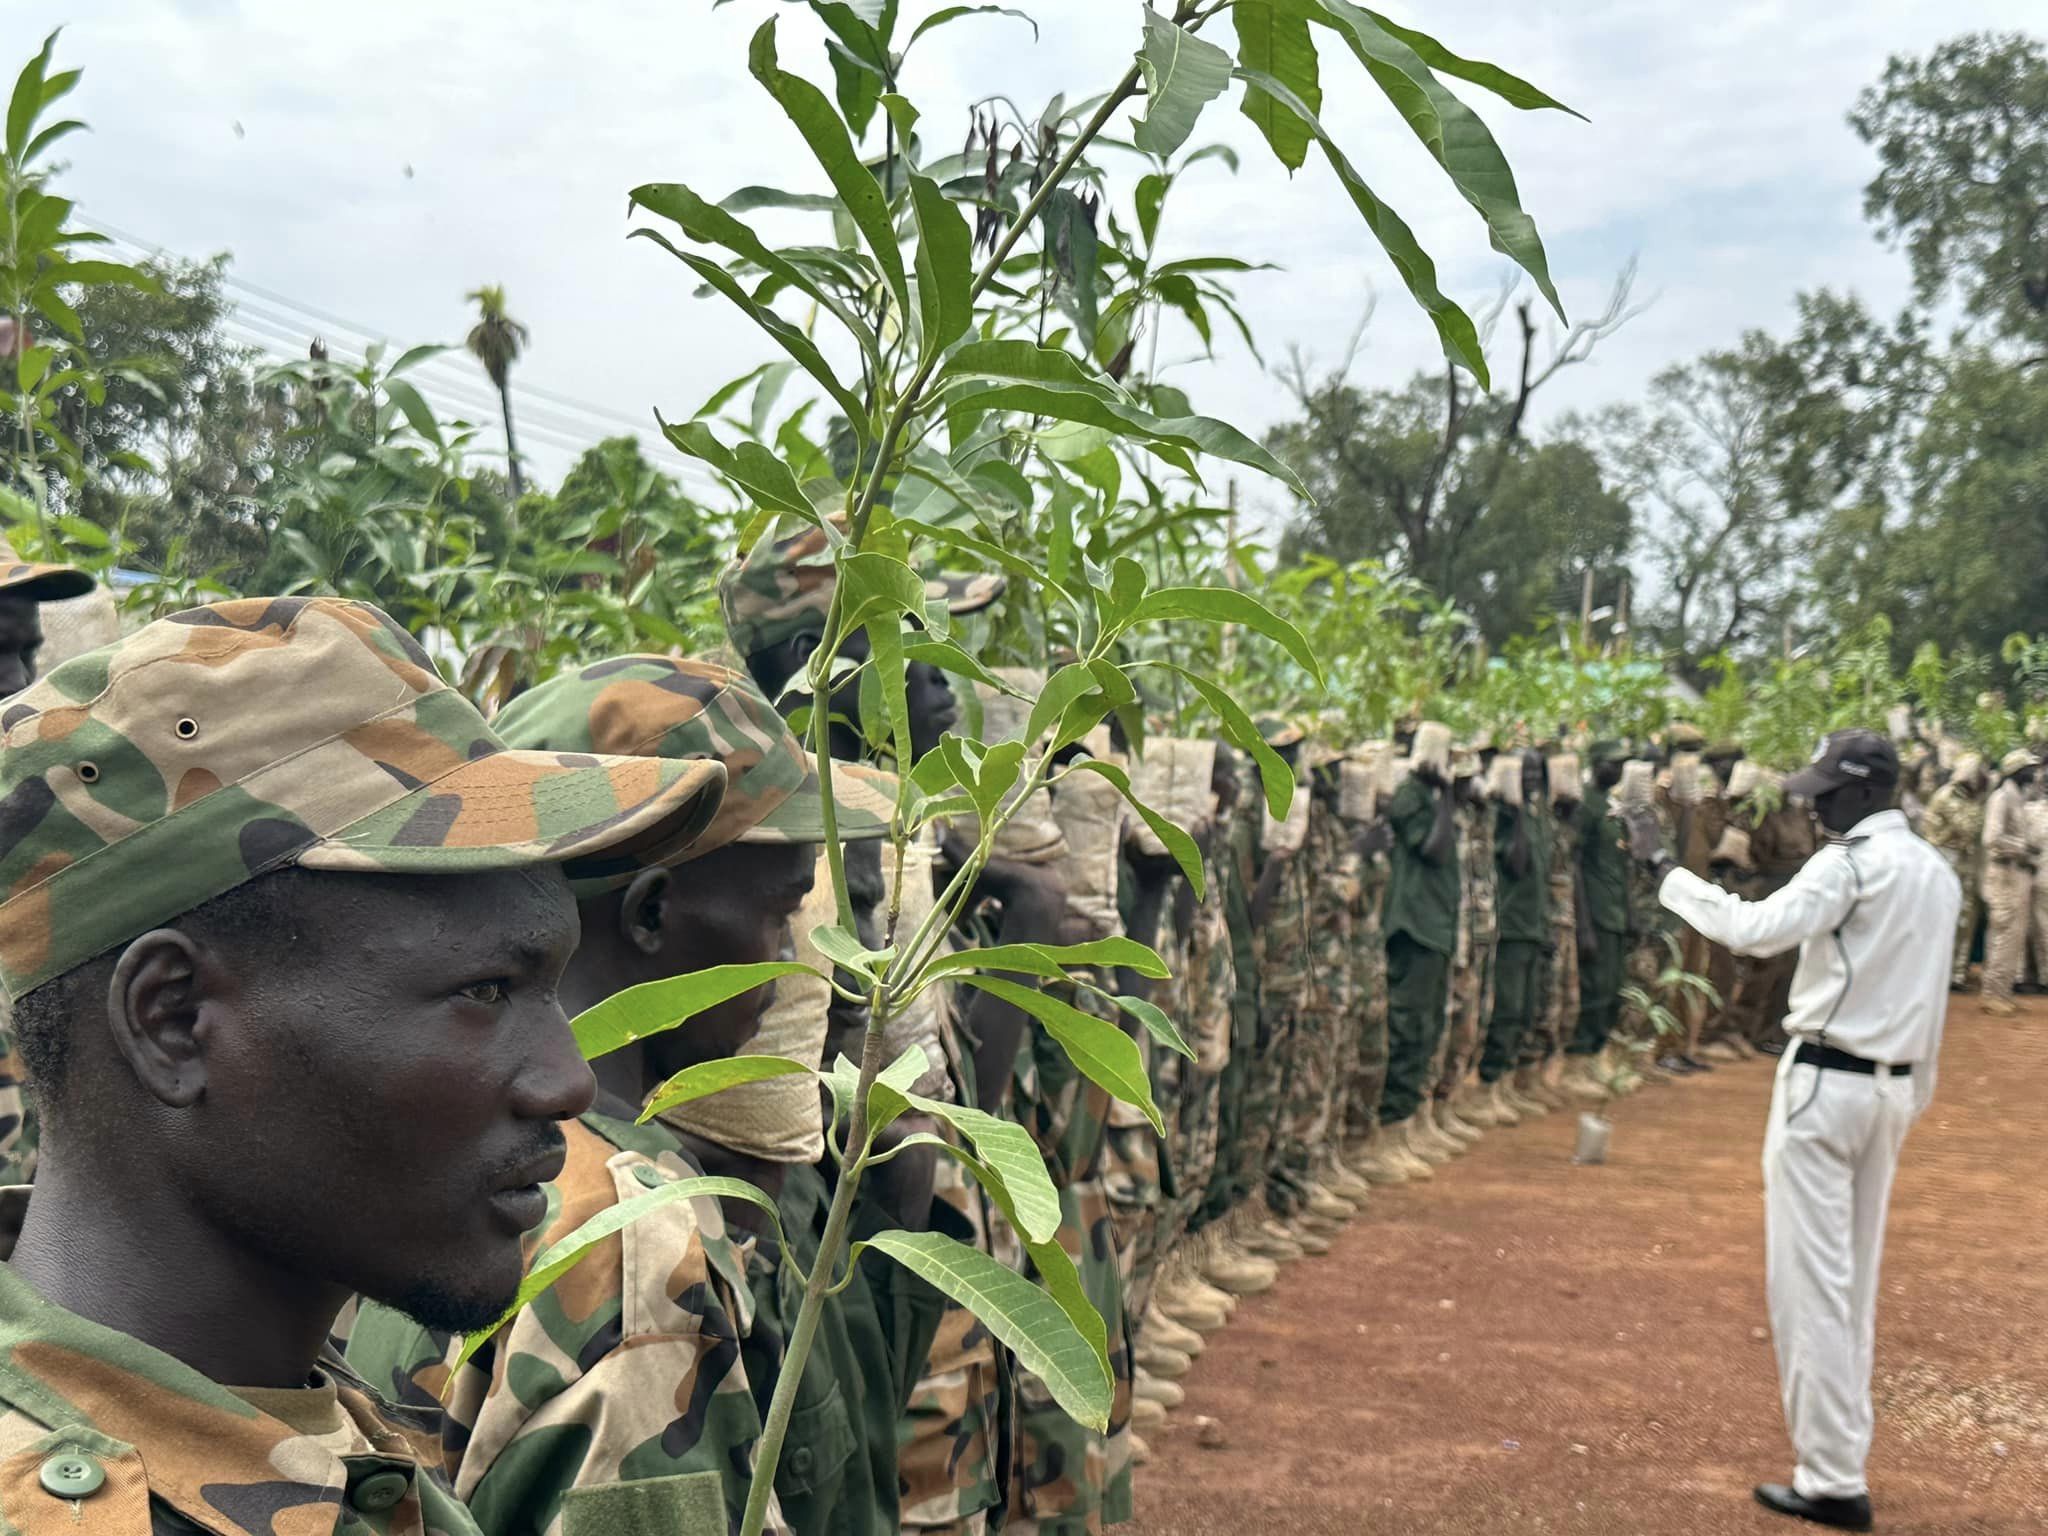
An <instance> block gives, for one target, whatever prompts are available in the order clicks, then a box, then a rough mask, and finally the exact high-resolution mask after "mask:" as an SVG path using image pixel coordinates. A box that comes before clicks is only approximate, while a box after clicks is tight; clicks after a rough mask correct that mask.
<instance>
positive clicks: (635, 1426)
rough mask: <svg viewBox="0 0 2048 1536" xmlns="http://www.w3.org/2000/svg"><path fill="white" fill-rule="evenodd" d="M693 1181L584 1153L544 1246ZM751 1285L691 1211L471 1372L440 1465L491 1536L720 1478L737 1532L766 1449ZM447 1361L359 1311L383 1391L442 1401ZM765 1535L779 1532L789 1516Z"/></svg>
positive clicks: (625, 1245)
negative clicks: (747, 1341) (583, 1500)
mask: <svg viewBox="0 0 2048 1536" xmlns="http://www.w3.org/2000/svg"><path fill="white" fill-rule="evenodd" d="M571 1134H572V1137H573V1136H574V1135H575V1132H573V1131H572V1133H571ZM607 1150H608V1149H607ZM672 1161H673V1162H674V1163H675V1164H676V1166H673V1167H671V1166H669V1164H670V1163H671V1162H672ZM692 1171H693V1170H690V1169H689V1168H688V1167H687V1165H686V1164H683V1163H682V1162H681V1160H680V1159H679V1158H675V1159H672V1158H669V1157H659V1158H655V1157H649V1156H646V1155H644V1154H641V1153H638V1152H624V1151H621V1152H616V1153H614V1154H613V1155H612V1156H610V1157H609V1158H606V1159H604V1160H603V1161H601V1162H600V1161H598V1160H596V1159H594V1158H579V1157H577V1156H575V1155H574V1154H573V1153H572V1156H571V1159H570V1165H569V1167H568V1169H567V1170H565V1172H564V1174H563V1177H562V1179H561V1180H560V1181H559V1182H558V1183H557V1184H555V1185H552V1186H550V1187H549V1203H550V1211H549V1216H548V1219H547V1221H546V1222H545V1223H544V1224H543V1225H542V1227H541V1229H540V1231H539V1233H538V1234H537V1237H538V1241H539V1243H540V1245H541V1246H545V1245H546V1244H547V1243H550V1242H553V1241H555V1240H557V1239H559V1238H560V1237H563V1236H566V1235H567V1234H568V1233H569V1232H571V1231H573V1230H575V1228H576V1227H577V1226H580V1225H581V1224H582V1223H583V1221H585V1220H587V1219H588V1218H589V1217H590V1216H591V1215H593V1214H595V1213H596V1212H597V1211H598V1210H602V1209H605V1208H607V1207H609V1206H611V1205H615V1204H619V1203H623V1202H624V1201H626V1200H629V1199H632V1198H633V1197H634V1196H636V1195H641V1194H644V1193H646V1191H647V1190H648V1189H650V1188H653V1187H656V1186H658V1185H659V1184H660V1183H661V1182H662V1181H663V1180H664V1179H667V1178H674V1177H683V1176H687V1175H688V1174H689V1173H690V1172H692ZM714 1209H715V1208H714ZM744 1273H745V1272H744V1267H743V1261H742V1259H741V1256H740V1255H739V1254H738V1252H737V1251H736V1250H735V1249H734V1248H733V1246H732V1245H731V1244H730V1243H729V1242H727V1241H726V1239H725V1238H724V1237H723V1236H722V1235H720V1234H719V1233H717V1232H707V1231H705V1230H704V1228H703V1227H702V1225H700V1211H699V1209H698V1208H697V1206H696V1205H695V1203H693V1202H690V1201H677V1202H675V1203H673V1204H670V1205H667V1206H664V1207H661V1208H659V1209H657V1210H656V1211H654V1212H652V1213H651V1214H649V1215H647V1216H644V1217H642V1218H641V1219H640V1220H639V1221H636V1222H634V1223H633V1224H632V1225H631V1226H629V1227H627V1228H625V1229H624V1230H623V1231H622V1232H620V1233H619V1234H617V1235H616V1236H613V1237H610V1238H607V1239H605V1240H604V1241H603V1242H602V1243H600V1244H598V1245H597V1246H596V1247H595V1248H593V1249H592V1250H591V1251H590V1253H589V1254H588V1256H586V1257H585V1258H584V1259H583V1261H582V1262H581V1263H579V1264H578V1265H577V1266H576V1267H575V1268H574V1269H572V1270H570V1271H569V1272H568V1273H567V1274H566V1275H564V1276H563V1277H562V1279H561V1280H559V1281H558V1282H556V1284H555V1285H554V1286H553V1287H551V1288H550V1289H549V1290H547V1291H545V1292H543V1293H542V1294H541V1296H539V1297H538V1298H537V1299H536V1300H535V1301H534V1302H533V1304H532V1305H531V1306H529V1307H527V1308H526V1309H525V1310H524V1311H522V1312H521V1313H520V1314H519V1315H518V1316H517V1317H516V1318H515V1319H514V1320H513V1321H512V1323H511V1325H510V1326H509V1327H507V1328H506V1329H505V1330H504V1331H503V1332H502V1333H500V1334H499V1335H497V1337H495V1338H493V1339H492V1340H491V1341H490V1342H489V1343H488V1344H487V1345H486V1346H485V1347H484V1349H482V1350H480V1351H479V1352H478V1353H477V1354H476V1356H474V1357H473V1358H472V1359H471V1360H470V1361H468V1362H467V1363H466V1364H465V1365H464V1366H463V1367H462V1372H461V1376H460V1377H459V1378H458V1379H457V1381H456V1382H455V1385H454V1388H453V1390H452V1391H450V1392H448V1403H447V1409H448V1417H449V1421H450V1423H449V1427H448V1429H447V1431H446V1432H445V1434H444V1447H443V1451H444V1459H445V1461H446V1464H447V1469H448V1472H449V1475H450V1478H451V1479H452V1481H453V1482H454V1485H455V1491H456V1493H457V1495H458V1496H460V1497H461V1499H462V1500H463V1502H464V1503H466V1504H467V1505H468V1506H469V1508H470V1510H471V1512H472V1513H473V1514H474V1515H475V1517H476V1521H477V1524H478V1526H479V1527H480V1528H481V1529H482V1530H483V1532H484V1533H485V1536H562V1514H563V1500H564V1498H565V1496H566V1495H567V1494H568V1493H569V1492H570V1490H572V1489H576V1488H588V1487H594V1486H598V1485H602V1484H608V1483H616V1482H623V1481H635V1482H637V1481H642V1480H649V1479H659V1478H675V1477H679V1476H680V1475H681V1474H687V1473H693V1472H714V1473H716V1474H718V1476H719V1478H720V1482H721V1487H722V1489H723V1492H724V1497H725V1503H726V1507H727V1511H728V1514H729V1517H730V1520H731V1522H732V1523H733V1524H734V1527H735V1528H737V1522H738V1520H739V1518H740V1515H741V1513H742V1512H743V1511H744V1509H745V1507H746V1498H747V1490H748V1486H749V1483H750V1480H751V1473H752V1467H753V1459H754V1446H755V1442H756V1441H757V1440H758V1439H759V1438H760V1434H761V1420H760V1414H759V1412H758V1410H757V1409H756V1407H755V1404H754V1397H753V1394H752V1393H751V1392H750V1391H749V1390H748V1383H747V1376H746V1368H745V1366H744V1365H743V1364H742V1361H741V1356H740V1338H741V1336H742V1334H743V1333H744V1332H745V1330H746V1328H747V1326H748V1323H749V1322H750V1320H751V1317H752V1305H751V1301H750V1299H749V1297H748V1292H747V1288H746V1285H745V1281H744ZM408 1329H409V1330H410V1336H409V1337H408V1335H407V1330H408ZM448 1358H449V1353H448V1351H447V1350H446V1349H445V1348H443V1347H437V1341H436V1340H434V1339H433V1338H431V1337H430V1336H429V1335H427V1334H426V1333H425V1332H424V1331H423V1330H421V1329H418V1328H417V1327H416V1326H413V1325H410V1324H407V1323H405V1322H404V1320H402V1319H395V1318H394V1317H393V1315H392V1314H390V1313H388V1312H385V1311H384V1310H383V1309H372V1308H365V1309H364V1313H363V1316H362V1317H361V1319H359V1320H358V1322H357V1324H356V1328H355V1332H354V1334H353V1335H352V1337H351V1339H350V1342H349V1359H350V1362H351V1363H352V1364H353V1365H355V1367H356V1369H358V1370H359V1371H362V1372H363V1373H364V1374H365V1375H366V1377H367V1378H368V1379H369V1380H370V1381H371V1383H372V1384H373V1385H375V1386H376V1387H377V1388H378V1389H379V1390H381V1391H386V1392H397V1393H401V1394H403V1395H404V1396H406V1397H409V1398H410V1399H412V1400H413V1401H418V1400H420V1398H421V1397H422V1396H424V1397H427V1398H433V1397H438V1396H439V1395H440V1393H441V1391H442V1389H443V1387H444V1385H445V1384H446V1383H447V1380H448V1373H447V1368H446V1366H445V1364H444V1363H443V1362H444V1361H445V1360H446V1359H448ZM674 1486H675V1488H676V1490H677V1494H678V1498H679V1499H680V1498H682V1496H683V1495H684V1494H685V1493H687V1492H688V1485H686V1484H683V1483H681V1482H678V1483H676V1484H675V1485H674ZM678 1508H679V1512H680V1509H681V1506H680V1505H679V1506H678ZM769 1528H770V1529H771V1530H777V1531H780V1530H783V1529H784V1525H783V1521H782V1517H781V1512H780V1510H779V1508H774V1507H771V1510H770V1518H769Z"/></svg>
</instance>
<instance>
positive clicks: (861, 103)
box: [825, 37, 883, 139]
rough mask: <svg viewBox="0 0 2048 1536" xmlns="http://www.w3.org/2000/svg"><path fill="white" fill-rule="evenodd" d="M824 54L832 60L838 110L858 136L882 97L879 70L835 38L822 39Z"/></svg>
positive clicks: (872, 119)
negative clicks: (823, 41) (823, 40)
mask: <svg viewBox="0 0 2048 1536" xmlns="http://www.w3.org/2000/svg"><path fill="white" fill-rule="evenodd" d="M825 54H826V56H827V57H828V58H830V59H831V61H832V79H833V82H834V84H835V86H836V87H837V90H836V94H837V96H838V97H839V111H840V113H841V115H843V116H844V117H845V118H846V126H847V127H849V128H851V129H852V130H853V136H854V137H855V138H856V139H858V138H860V137H861V136H862V135H864V134H865V133H866V132H867V131H868V124H870V123H872V122H873V121H874V120H875V107H876V106H877V105H878V104H879V103H880V101H881V99H882V85H883V80H882V72H881V71H880V70H878V69H876V68H875V66H874V65H872V64H870V63H868V62H867V61H866V60H865V59H862V58H860V57H859V56H858V55H856V54H855V53H854V52H853V51H852V50H851V49H849V48H848V47H847V46H846V45H845V44H844V43H842V42H840V41H838V40H837V39H836V38H830V37H828V38H826V39H825Z"/></svg>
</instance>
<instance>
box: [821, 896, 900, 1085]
mask: <svg viewBox="0 0 2048 1536" xmlns="http://www.w3.org/2000/svg"><path fill="white" fill-rule="evenodd" d="M811 945H812V947H813V948H815V949H816V950H817V951H818V953H819V954H821V955H823V956H824V957H825V958H826V959H827V960H830V961H831V962H832V963H833V964H834V965H836V966H840V967H842V968H844V969H846V970H849V971H851V972H853V974H854V975H856V976H865V977H869V978H871V979H872V978H873V977H876V976H879V975H881V973H882V971H883V970H884V969H885V968H886V967H887V966H888V964H889V962H890V961H891V960H894V959H895V958H896V946H895V945H894V944H891V945H890V946H889V947H888V948H887V949H868V948H867V947H866V946H864V945H863V944H862V943H861V941H860V940H859V939H857V938H856V937H854V935H852V934H850V933H848V932H847V931H846V930H845V929H844V928H841V927H840V926H838V925H837V924H836V923H825V924H821V925H820V926H818V927H816V928H813V929H812V930H811ZM912 1081H915V1079H912Z"/></svg>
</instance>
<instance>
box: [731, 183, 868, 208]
mask: <svg viewBox="0 0 2048 1536" xmlns="http://www.w3.org/2000/svg"><path fill="white" fill-rule="evenodd" d="M718 206H719V207H720V208H723V209H724V210H725V211H726V212H727V213H752V212H753V211H754V210H755V209H756V208H789V209H794V210H796V211H797V212H799V213H837V212H838V211H839V199H838V198H836V197H833V196H832V195H831V194H830V193H826V192H785V191H783V190H782V189H781V188H780V187H741V188H740V189H739V191H737V192H733V193H729V194H727V195H726V196H724V197H721V198H720V199H719V200H718Z"/></svg>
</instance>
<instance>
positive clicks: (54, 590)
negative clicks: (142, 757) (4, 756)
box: [0, 539, 92, 1184]
mask: <svg viewBox="0 0 2048 1536" xmlns="http://www.w3.org/2000/svg"><path fill="white" fill-rule="evenodd" d="M91 590H92V578H91V577H90V576H88V575H86V573H85V572H84V571H81V570H77V569H75V568H73V567H71V566H68V565H45V564H42V563H40V562H37V561H33V560H23V559H22V558H21V557H20V556H19V555H17V554H15V552H14V550H13V548H12V547H11V546H10V545H9V544H8V543H7V541H6V540H4V539H0V699H8V698H12V697H13V696H14V695H15V694H17V693H19V692H21V690H22V689H24V688H26V687H27V686H28V685H29V684H30V683H32V682H34V681H35V680H36V653H37V652H38V651H39V650H41V649H42V645H43V621H42V616H41V612H40V610H41V608H42V605H43V604H44V603H47V602H54V601H57V600H59V599H62V598H71V597H82V596H84V595H85V594H86V593H87V592H90V591H91ZM21 1080H22V1068H21V1058H20V1057H19V1056H18V1055H17V1054H16V1053H15V1050H14V1044H13V1041H12V1039H11V1038H10V1036H9V1035H8V1033H7V1030H6V1029H5V1027H4V1026H0V1184H26V1183H29V1182H30V1181H31V1180H33V1179H34V1178H35V1176H36V1118H35V1113H34V1110H33V1107H32V1106H31V1105H30V1104H29V1103H28V1102H27V1100H26V1098H25V1097H24V1095H23V1093H22V1091H21Z"/></svg>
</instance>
